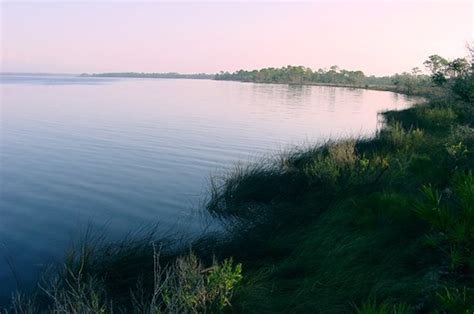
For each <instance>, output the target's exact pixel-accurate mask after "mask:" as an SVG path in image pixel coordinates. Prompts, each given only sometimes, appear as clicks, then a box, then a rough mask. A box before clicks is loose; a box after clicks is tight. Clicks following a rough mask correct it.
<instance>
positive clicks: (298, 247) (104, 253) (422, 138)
mask: <svg viewBox="0 0 474 314" xmlns="http://www.w3.org/2000/svg"><path fill="white" fill-rule="evenodd" d="M462 80H463V81H462V82H461V83H459V82H454V81H453V82H451V83H446V85H445V86H443V87H442V89H443V91H444V93H443V95H441V96H440V95H439V93H438V92H436V93H434V92H433V95H434V94H436V97H433V98H431V99H429V100H428V102H427V103H424V104H421V105H418V106H414V107H412V108H410V109H407V110H404V111H398V112H396V111H391V112H386V113H384V117H385V120H386V125H385V127H384V128H383V129H382V130H381V131H380V132H379V133H378V134H377V135H376V136H375V137H374V138H373V139H369V140H368V139H360V140H358V139H353V140H347V141H335V142H328V143H326V144H324V145H321V146H317V147H310V148H304V149H296V150H294V151H292V152H289V153H286V154H282V155H279V156H276V157H275V158H271V159H267V161H264V162H260V163H255V164H252V165H249V166H246V167H243V168H242V167H240V168H236V169H235V170H234V171H231V172H230V173H228V174H227V175H226V176H224V178H221V179H216V180H215V181H214V182H213V185H212V189H211V197H210V201H209V202H208V204H207V210H209V211H210V212H211V213H212V214H213V215H214V216H215V217H218V218H220V220H221V221H222V223H223V225H224V226H225V227H226V228H227V232H226V233H224V234H207V235H205V236H203V237H201V238H200V239H198V240H196V241H195V242H193V243H191V244H185V245H177V244H176V240H174V239H171V238H168V239H161V240H160V239H157V238H156V237H155V236H154V235H153V234H150V235H149V236H147V237H144V238H138V239H137V238H136V237H134V238H131V239H130V240H127V241H125V242H123V243H119V244H104V243H103V242H102V241H101V240H100V239H91V238H87V239H85V241H84V243H83V244H81V245H79V246H78V248H77V249H75V250H73V251H72V253H71V254H70V255H69V256H68V258H67V259H66V261H65V263H64V265H59V266H57V267H55V268H54V269H52V270H51V271H50V272H49V273H47V274H46V275H45V280H44V281H43V282H42V283H41V285H40V288H39V289H38V292H37V293H36V294H35V295H33V296H31V295H30V296H27V297H25V296H21V295H17V296H16V297H15V299H14V302H13V304H12V307H11V309H12V311H16V312H26V313H39V312H48V313H50V312H52V313H112V312H115V313H120V312H127V313H133V312H135V313H162V312H166V313H201V312H237V313H279V312H282V313H315V312H321V313H354V312H356V313H380V314H382V313H472V311H473V310H474V253H473V252H474V176H473V172H472V171H473V169H474V106H473V97H472V96H473V94H472V90H473V77H472V74H469V75H468V76H467V77H465V78H462ZM456 84H464V85H463V86H467V87H468V92H467V93H459V92H458V91H457V90H456V87H455V86H456ZM439 88H441V87H436V90H437V91H439ZM469 88H470V89H469ZM433 90H434V89H433ZM466 95H467V96H466Z"/></svg>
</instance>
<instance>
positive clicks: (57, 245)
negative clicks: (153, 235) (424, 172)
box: [0, 75, 410, 295]
mask: <svg viewBox="0 0 474 314" xmlns="http://www.w3.org/2000/svg"><path fill="white" fill-rule="evenodd" d="M1 96H2V99H1V104H2V120H1V123H2V124H1V125H2V127H1V173H0V175H1V176H0V178H1V198H0V295H5V294H6V293H7V292H8V290H9V289H11V288H12V287H14V285H15V280H14V279H13V277H14V276H12V272H11V270H10V267H9V266H8V264H9V263H11V264H13V265H14V268H15V269H16V271H17V273H18V276H19V279H20V282H21V283H23V284H25V283H27V282H28V281H31V279H32V278H34V275H35V274H37V272H38V270H40V269H41V267H42V265H44V264H45V263H47V262H49V261H51V260H54V259H58V258H60V257H61V256H62V254H63V253H64V251H65V249H66V248H67V247H68V246H69V245H70V242H71V240H72V239H73V235H77V234H78V233H80V231H81V230H82V231H83V230H84V229H85V227H87V226H103V225H104V224H107V225H108V230H109V233H110V236H111V237H115V238H119V237H121V236H123V235H124V234H126V233H127V232H129V231H130V230H132V229H133V228H135V227H137V226H140V225H143V224H144V223H150V222H159V224H160V226H161V227H162V228H163V229H172V230H175V231H183V232H186V233H190V234H192V233H195V232H198V231H199V230H200V228H202V219H200V217H199V216H198V215H196V214H195V210H194V209H196V208H198V207H199V205H200V203H201V202H202V200H203V197H204V196H205V195H206V189H207V186H208V181H209V176H210V174H211V173H218V172H220V171H223V169H225V168H226V167H229V166H231V165H232V164H233V163H235V162H237V161H248V160H250V159H252V158H253V159H255V158H256V157H258V156H262V155H263V154H266V153H269V152H272V151H273V152H274V151H279V150H282V149H286V148H289V147H291V146H292V145H300V144H305V143H310V142H316V141H321V140H323V139H327V138H336V137H337V138H341V137H349V136H368V135H371V134H373V132H374V130H375V129H376V127H377V126H378V121H379V119H378V117H377V113H378V112H380V111H382V110H385V109H389V108H392V109H394V108H396V109H401V108H405V107H406V106H407V105H409V103H410V101H409V100H407V99H406V98H405V97H404V96H400V95H396V94H393V93H389V92H379V91H366V90H353V89H346V88H334V87H316V86H313V87H310V86H287V85H270V84H249V83H238V82H218V81H209V80H167V79H104V78H78V77H60V76H11V75H9V76H3V77H2V78H1ZM7 261H8V262H7Z"/></svg>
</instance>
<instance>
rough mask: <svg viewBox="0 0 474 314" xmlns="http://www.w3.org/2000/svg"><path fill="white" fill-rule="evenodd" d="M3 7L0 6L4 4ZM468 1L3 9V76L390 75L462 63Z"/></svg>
mask: <svg viewBox="0 0 474 314" xmlns="http://www.w3.org/2000/svg"><path fill="white" fill-rule="evenodd" d="M0 1H1V0H0ZM473 15H474V7H473V4H472V1H455V0H454V1H453V0H450V1H439V0H438V1H415V0H413V1H381V0H379V1H355V0H354V1H328V0H327V1H312V2H289V1H286V2H285V1H279V2H269V1H264V2H251V1H240V2H228V1H225V2H224V1H221V2H215V1H214V2H209V1H208V2H196V1H192V2H182V1H178V2H160V1H146V2H141V3H137V2H130V1H129V2H127V1H95V2H87V1H79V2H71V1H61V2H40V1H32V2H24V1H2V3H1V36H2V38H1V68H0V71H2V72H50V73H96V72H122V71H133V72H180V73H200V72H205V73H216V72H219V71H235V70H239V69H256V68H262V67H280V66H286V65H303V66H307V67H311V68H313V69H318V68H329V67H330V66H331V65H335V64H337V65H338V66H339V67H340V68H346V69H352V70H362V71H364V73H366V74H374V75H386V74H394V73H397V72H398V73H399V72H402V71H409V70H410V69H411V68H413V67H415V66H419V67H422V63H423V61H424V60H426V58H427V57H428V56H429V55H432V54H439V55H442V56H444V57H447V58H455V57H459V56H465V55H466V49H465V45H466V43H467V42H469V41H472V40H473V38H474V36H473V33H474V24H473V23H474V22H473V19H474V17H473Z"/></svg>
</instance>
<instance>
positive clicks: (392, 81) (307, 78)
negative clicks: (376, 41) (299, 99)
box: [214, 55, 470, 95]
mask: <svg viewBox="0 0 474 314" xmlns="http://www.w3.org/2000/svg"><path fill="white" fill-rule="evenodd" d="M424 65H425V66H426V67H427V68H428V69H429V70H430V71H431V76H428V75H423V74H421V70H420V69H419V68H418V67H415V68H413V69H412V70H411V73H408V72H403V73H401V74H398V73H397V74H395V75H393V76H383V77H376V76H366V75H365V74H364V73H363V72H362V71H350V70H344V69H340V68H339V67H338V66H337V65H333V66H331V67H330V68H329V70H327V69H318V70H317V71H313V70H312V69H310V68H307V67H303V66H291V65H288V66H286V67H283V68H264V69H260V70H253V71H244V70H239V71H236V72H234V73H229V72H220V73H219V74H216V76H215V78H214V79H216V80H228V81H241V82H255V83H285V84H318V85H336V86H348V87H364V88H371V89H384V90H392V91H395V92H401V93H405V94H418V95H427V94H433V93H434V92H437V91H436V90H435V89H434V88H433V86H432V85H433V84H432V83H435V85H437V86H441V85H443V84H444V83H446V82H448V80H449V79H453V78H456V77H461V76H463V75H465V74H466V73H467V72H468V71H469V67H470V65H469V62H468V61H467V60H466V59H464V58H457V59H455V60H452V61H448V60H446V59H444V58H442V57H440V56H438V55H432V56H430V57H429V59H428V60H427V61H426V62H425V63H424Z"/></svg>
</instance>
